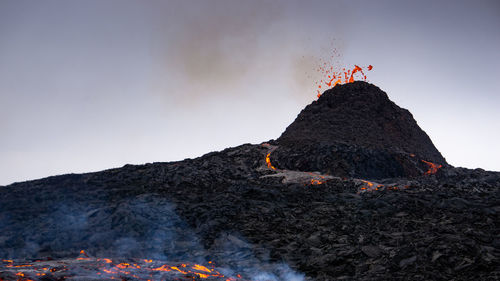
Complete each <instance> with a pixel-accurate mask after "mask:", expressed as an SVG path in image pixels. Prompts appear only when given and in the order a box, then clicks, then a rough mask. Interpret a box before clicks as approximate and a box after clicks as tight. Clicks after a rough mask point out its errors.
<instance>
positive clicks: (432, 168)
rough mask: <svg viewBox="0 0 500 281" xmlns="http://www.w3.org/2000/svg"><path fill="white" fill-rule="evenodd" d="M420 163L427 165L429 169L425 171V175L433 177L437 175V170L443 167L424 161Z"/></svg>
mask: <svg viewBox="0 0 500 281" xmlns="http://www.w3.org/2000/svg"><path fill="white" fill-rule="evenodd" d="M422 162H424V163H425V164H427V166H428V167H429V170H427V172H425V174H426V175H433V174H435V173H437V171H438V169H440V168H442V167H443V165H438V164H434V163H432V162H429V161H425V160H422Z"/></svg>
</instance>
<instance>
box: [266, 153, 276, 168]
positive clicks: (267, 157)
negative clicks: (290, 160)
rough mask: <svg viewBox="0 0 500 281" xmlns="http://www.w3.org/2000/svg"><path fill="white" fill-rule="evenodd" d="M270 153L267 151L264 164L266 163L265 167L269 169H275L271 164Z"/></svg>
mask: <svg viewBox="0 0 500 281" xmlns="http://www.w3.org/2000/svg"><path fill="white" fill-rule="evenodd" d="M270 156H271V153H270V152H269V153H268V154H267V155H266V164H267V167H268V168H270V169H273V170H276V168H275V167H274V166H273V165H272V164H271V158H270Z"/></svg>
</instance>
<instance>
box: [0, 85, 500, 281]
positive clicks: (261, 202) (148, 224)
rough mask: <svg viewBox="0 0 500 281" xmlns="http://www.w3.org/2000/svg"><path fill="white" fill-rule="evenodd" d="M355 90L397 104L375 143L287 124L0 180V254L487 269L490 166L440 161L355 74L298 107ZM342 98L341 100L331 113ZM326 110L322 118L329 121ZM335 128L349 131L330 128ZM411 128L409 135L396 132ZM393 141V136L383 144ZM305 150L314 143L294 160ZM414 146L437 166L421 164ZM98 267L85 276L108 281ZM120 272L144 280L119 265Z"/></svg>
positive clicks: (433, 275)
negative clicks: (75, 169)
mask: <svg viewBox="0 0 500 281" xmlns="http://www.w3.org/2000/svg"><path fill="white" fill-rule="evenodd" d="M347 86H350V87H347ZM356 89H359V94H360V95H363V94H366V92H365V90H366V89H368V90H366V91H369V92H371V91H375V90H376V92H377V94H376V95H377V96H376V97H375V99H376V100H377V101H376V102H374V101H373V100H372V98H370V97H367V98H366V99H364V100H365V101H367V106H371V105H373V104H377V103H380V104H379V105H377V107H376V108H378V112H389V113H390V114H394V112H396V111H399V112H400V117H398V118H396V119H394V120H396V121H394V120H393V121H390V122H394V124H392V125H387V128H389V129H387V134H389V135H390V136H381V137H380V139H379V141H375V142H374V144H373V145H372V144H370V143H367V142H366V140H364V139H363V140H359V141H358V142H354V143H348V142H347V141H346V140H349V138H351V137H353V136H357V135H358V134H357V133H354V134H352V135H348V133H346V135H344V137H345V138H344V139H341V138H340V137H335V138H334V137H333V135H331V136H329V137H325V136H324V135H323V134H318V138H317V139H316V138H312V139H307V140H306V139H304V140H301V141H300V144H301V145H297V142H299V140H298V139H297V138H298V137H297V136H296V135H295V134H293V133H292V132H293V131H297V132H300V134H299V137H303V136H305V135H307V134H304V133H303V130H307V128H306V126H305V125H304V126H302V125H300V126H299V125H293V124H292V125H291V126H290V127H289V128H288V129H287V131H286V132H285V133H284V134H283V136H282V137H280V139H278V140H277V141H271V142H269V144H268V143H263V144H259V145H251V144H245V145H241V146H238V147H235V148H229V149H226V150H223V151H220V152H212V153H209V154H206V155H204V156H202V157H199V158H196V159H186V160H184V161H179V162H170V163H152V164H145V165H126V166H124V167H122V168H118V169H111V170H106V171H102V172H97V173H88V174H78V175H74V174H72V175H63V176H55V177H49V178H45V179H40V180H36V181H29V182H23V183H16V184H12V185H9V186H4V187H0V259H2V258H3V259H14V261H15V262H17V263H19V264H20V263H23V262H24V263H25V264H26V263H28V262H30V259H41V258H52V259H55V261H58V260H60V259H64V258H75V257H77V256H78V254H79V252H80V250H85V251H86V252H87V253H88V255H90V256H92V257H100V258H120V259H125V260H126V259H131V260H132V259H154V260H161V261H168V262H172V263H199V264H205V265H206V264H209V261H210V262H211V264H216V265H217V266H218V267H219V268H222V271H223V272H224V274H225V276H232V277H233V278H235V279H234V280H471V279H476V280H498V279H499V278H500V238H499V236H498V233H500V218H499V212H500V174H499V173H494V172H487V171H484V170H480V169H476V170H469V169H463V168H454V167H452V166H450V165H447V164H446V163H445V162H439V161H444V159H443V158H442V156H441V155H440V154H439V152H438V151H437V150H436V149H435V148H434V146H433V145H432V143H431V142H430V140H429V138H428V137H427V135H425V133H423V132H422V131H421V130H420V129H418V126H417V125H416V123H414V124H413V123H412V122H414V121H412V120H413V119H412V118H410V117H411V115H409V113H408V112H407V111H405V110H402V109H399V108H398V107H397V106H395V105H394V104H393V103H391V102H388V99H387V97H386V96H384V95H385V94H384V95H381V94H380V92H379V89H378V88H376V87H375V86H373V85H369V84H366V83H353V84H352V85H343V86H337V87H335V88H334V89H333V90H331V92H330V93H331V94H328V93H325V94H324V95H323V96H322V97H321V98H320V99H319V100H318V101H317V102H315V103H313V104H312V105H311V106H309V107H308V108H306V109H305V110H304V111H303V112H302V113H301V115H299V117H298V120H302V118H305V119H307V120H308V118H313V117H310V115H309V113H307V112H309V111H311V112H314V111H317V112H316V113H315V114H313V115H314V116H323V115H325V116H327V115H328V116H329V115H330V114H331V115H332V116H333V115H335V114H337V113H335V114H334V113H332V112H331V110H332V108H330V106H329V104H330V102H331V100H336V99H337V98H338V99H340V98H341V99H342V100H344V99H350V98H349V97H344V96H345V95H347V96H349V95H351V92H352V93H355V91H356ZM344 90H345V91H346V92H347V93H344ZM336 95H339V97H335V96H336ZM368 95H370V93H368ZM354 99H357V98H354ZM359 102H361V101H359ZM323 103H324V104H325V105H323ZM350 105H352V103H347V104H346V105H345V106H346V107H348V106H350ZM385 107H389V108H385ZM333 108H336V107H333ZM342 110H345V111H348V110H347V109H339V108H337V109H335V110H334V112H340V111H342ZM358 110H359V111H363V112H364V113H363V114H355V113H353V114H350V115H349V116H350V117H349V118H362V117H361V116H365V114H370V113H369V112H371V111H367V112H365V109H363V106H361V104H358V105H356V106H355V109H352V110H349V111H352V112H354V111H358ZM370 110H371V109H370ZM323 111H326V112H323ZM304 112H305V113H304ZM389 113H388V114H387V116H389V115H390V114H389ZM338 114H340V113H338ZM300 116H305V117H300ZM308 116H309V117H308ZM384 116H385V113H384ZM314 118H316V117H314ZM314 118H313V119H314ZM318 118H319V117H318ZM321 118H323V117H321ZM332 118H333V117H332ZM332 118H329V119H328V120H325V121H324V122H325V123H327V124H332V122H333V123H335V122H337V121H335V120H334V119H332ZM374 118H375V117H374ZM374 118H370V120H371V121H370V122H372V121H373V122H375V123H377V124H378V122H381V123H383V122H385V121H383V120H385V119H386V117H384V118H383V120H381V121H376V120H375V121H374ZM314 120H315V119H314ZM314 120H313V121H311V122H316V123H317V124H315V125H314V126H316V128H318V130H320V131H321V130H326V128H327V125H325V124H321V122H319V121H318V120H320V119H318V120H316V121H314ZM332 120H333V121H332ZM344 120H348V118H344ZM397 120H400V121H397ZM401 120H403V121H401ZM365 121H366V122H368V121H369V120H365ZM365 121H363V122H365ZM296 122H298V121H296ZM300 122H303V121H300ZM350 122H351V123H358V122H361V123H359V125H356V126H358V127H354V128H355V129H356V130H357V129H359V130H361V132H360V133H359V134H360V135H363V136H364V135H365V134H366V135H370V134H372V133H373V132H372V131H371V130H375V129H373V126H375V125H373V124H371V123H370V126H372V125H373V126H372V127H370V126H367V125H366V126H363V123H362V121H360V120H354V121H352V120H351V121H350ZM387 122H389V121H387ZM401 122H402V123H401ZM408 123H411V124H413V125H414V126H413V125H412V126H413V127H411V128H409V129H408V128H407V130H409V131H405V132H392V130H396V129H397V128H398V126H403V125H402V124H406V125H405V126H407V124H408ZM294 124H295V123H294ZM396 124H399V125H396ZM353 126H354V125H353ZM382 128H385V127H382ZM336 130H337V131H339V130H340V131H341V130H347V129H345V128H337V129H332V132H335V131H336ZM384 130H385V129H384ZM405 130H406V129H405ZM419 130H420V131H419ZM325 132H326V131H325ZM346 132H348V130H347V131H346ZM339 134H340V133H335V134H334V135H335V136H338V135H339ZM411 134H413V136H416V140H413V139H411V140H405V141H401V140H399V141H396V139H398V137H399V136H404V137H408V135H411ZM312 136H314V134H313V135H312ZM294 137H296V141H292V140H293V138H294ZM309 137H311V136H309ZM392 140H394V141H395V143H394V147H393V148H391V147H388V146H387V145H386V144H387V143H390V142H391V141H392ZM314 143H317V146H315V145H314ZM311 151H315V152H316V153H314V154H311V155H309V156H307V158H306V159H307V161H306V160H302V158H301V156H304V155H306V154H308V153H309V152H311ZM356 151H359V153H358V154H354V155H355V156H352V155H351V156H350V154H349V152H356ZM410 154H415V156H413V157H412V156H411V155H410ZM363 155H364V157H365V158H361V160H366V161H368V162H369V161H370V160H371V159H372V157H374V158H377V157H380V159H387V161H384V162H377V161H378V160H377V161H375V162H372V164H369V165H366V166H360V165H359V163H361V162H363V161H361V160H352V161H353V162H349V158H348V157H351V158H352V159H358V158H359V157H361V156H363ZM401 155H403V156H404V158H403V159H404V161H400V160H401V159H400V158H398V157H402V156H401ZM266 156H267V157H268V159H269V161H270V163H269V164H268V163H266ZM335 157H336V158H335ZM423 158H425V159H428V160H433V161H436V162H437V163H443V164H444V166H443V167H442V168H440V169H437V171H436V173H433V174H432V173H431V174H426V172H427V171H428V166H427V165H426V164H425V163H423V162H422V161H421V160H424V159H423ZM332 159H334V160H332ZM338 159H340V160H338ZM336 161H337V162H336ZM342 161H343V162H345V163H344V164H342V165H344V166H345V174H346V175H344V174H342V173H344V172H342V173H339V174H336V173H335V171H336V170H337V168H338V166H335V165H337V164H335V163H342ZM391 161H393V162H391ZM387 163H389V164H387ZM338 165H341V164H338ZM405 165H406V166H405ZM270 166H273V167H274V168H275V169H273V168H271V167H270ZM396 167H402V168H396ZM329 169H330V170H329ZM391 169H395V170H391ZM398 169H401V170H398ZM315 171H317V172H315ZM401 171H403V172H401ZM405 171H411V174H410V176H405V177H401V173H403V174H404V173H406V172H405ZM327 172H332V173H329V174H327ZM363 174H367V175H373V177H370V178H369V179H377V183H376V184H375V185H373V186H370V185H369V183H368V182H364V181H363V180H366V179H367V178H364V177H360V175H363ZM382 175H389V176H388V177H384V176H382ZM337 176H339V177H337ZM372 184H373V183H372ZM377 186H380V187H379V188H377V190H375V189H374V188H376V187H377ZM370 187H373V188H371V189H370ZM367 190H372V191H371V192H365V191H367ZM9 265H12V263H9V262H5V261H4V263H3V264H2V265H0V280H1V279H2V278H3V279H4V280H12V279H11V278H18V277H13V276H16V275H15V273H19V272H23V274H26V275H29V274H33V271H32V272H30V271H26V269H25V268H16V267H12V266H9ZM98 270H99V269H97V268H96V269H95V271H96V272H97V271H98ZM56 273H58V271H57V270H55V271H54V272H52V273H50V272H49V273H48V274H47V275H44V276H43V278H42V277H36V276H32V275H30V276H31V278H32V279H36V278H39V280H61V279H60V278H62V277H61V274H62V275H64V274H67V275H65V277H67V278H66V280H82V279H81V278H84V277H82V276H79V274H82V273H78V272H77V273H72V274H70V271H67V272H66V271H61V272H60V273H59V274H60V275H56ZM99 273H101V272H99ZM51 274H52V275H51ZM102 274H103V275H98V276H100V277H95V276H97V275H94V276H93V277H92V279H93V280H111V279H110V276H107V277H105V276H104V275H105V273H104V272H102ZM117 274H118V275H119V274H121V273H117ZM237 274H241V278H240V277H238V276H237ZM113 277H114V278H117V276H113ZM78 278H80V279H78ZM119 278H121V279H122V280H143V279H141V278H139V277H137V278H135V277H133V276H130V275H124V273H123V274H122V276H119ZM193 278H194V279H203V278H201V277H199V276H194V277H193ZM84 279H85V278H84ZM165 279H166V280H185V279H182V278H180V277H175V278H173V277H172V279H169V277H162V280H165ZM14 280H17V279H14ZM86 280H87V279H86ZM190 280H192V279H190ZM210 280H218V279H217V278H215V277H214V278H212V279H210ZM222 280H226V279H222Z"/></svg>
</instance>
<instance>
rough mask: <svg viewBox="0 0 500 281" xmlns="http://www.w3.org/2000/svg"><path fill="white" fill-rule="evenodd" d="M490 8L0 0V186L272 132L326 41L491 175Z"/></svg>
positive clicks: (464, 161) (494, 129) (495, 20)
mask: <svg viewBox="0 0 500 281" xmlns="http://www.w3.org/2000/svg"><path fill="white" fill-rule="evenodd" d="M499 3H500V2H498V1H237V0H236V1H230V0H227V1H215V0H209V1H201V0H200V1H144V0H141V1H140V0H137V1H125V0H120V1H118V0H116V1H111V0H105V1H102V0H86V1H65V0H58V1H54V0H52V1H50V0H46V1H35V0H33V1H23V0H12V1H11V0H1V1H0V132H1V138H0V184H9V183H12V182H14V181H23V180H28V179H35V178H40V177H45V176H50V175H55V174H63V173H69V172H89V171H97V170H101V169H106V168H112V167H117V166H122V165H124V164H126V163H133V164H139V163H146V162H157V161H172V160H180V159H184V158H187V157H196V156H200V155H202V154H204V153H207V152H210V151H213V150H220V149H223V148H226V147H229V146H235V145H239V144H242V143H246V142H251V143H260V142H262V141H266V140H269V139H271V138H277V137H278V136H279V135H280V134H281V132H282V131H283V130H284V129H285V128H286V126H287V125H288V124H289V123H291V122H292V121H293V120H294V118H295V117H296V115H297V114H298V113H299V112H300V110H301V109H302V108H303V107H304V106H305V105H307V104H308V103H309V102H311V101H312V100H314V99H315V94H314V89H315V85H314V81H315V79H318V78H320V77H319V76H318V75H317V74H316V72H315V71H314V68H315V67H316V66H317V64H318V59H319V58H327V57H328V56H329V55H330V54H331V51H332V49H333V48H336V49H337V50H338V51H339V53H340V54H342V59H343V64H344V65H345V66H348V67H351V66H352V65H353V64H362V65H368V64H372V65H373V66H374V69H373V71H371V72H370V73H369V75H368V79H369V81H370V82H372V83H374V84H376V85H378V86H379V87H381V88H382V89H383V90H384V91H386V92H387V93H388V94H389V96H390V98H391V99H392V100H394V101H395V102H396V103H397V104H399V105H400V106H402V107H405V108H407V109H409V110H410V111H411V112H412V113H413V115H414V117H415V119H416V120H417V121H418V123H419V125H420V126H421V127H422V128H423V129H424V130H425V131H426V132H427V133H428V134H429V135H430V137H431V138H432V140H433V142H434V144H435V145H436V146H437V147H438V149H439V150H440V151H441V152H442V154H443V155H444V156H445V158H446V159H447V160H448V162H450V163H451V164H453V165H456V166H465V167H470V168H475V167H482V168H485V169H490V170H500V161H498V160H497V159H499V158H500V148H499V147H498V145H497V143H498V139H500V130H499V129H498V127H499V126H498V124H497V122H498V121H499V120H500V111H499V110H498V106H499V105H500V96H499V95H498V94H499V92H500V91H499V90H500V85H499V83H498V81H497V79H498V78H500V70H499V69H500V52H498V50H499V49H500V31H499V30H500V4H499ZM309 76H312V77H309Z"/></svg>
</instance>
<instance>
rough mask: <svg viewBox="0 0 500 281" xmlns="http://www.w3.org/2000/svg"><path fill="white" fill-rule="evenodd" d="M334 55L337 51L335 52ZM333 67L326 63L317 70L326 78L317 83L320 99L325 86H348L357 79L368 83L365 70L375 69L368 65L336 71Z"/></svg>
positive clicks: (317, 92)
mask: <svg viewBox="0 0 500 281" xmlns="http://www.w3.org/2000/svg"><path fill="white" fill-rule="evenodd" d="M334 53H336V51H335V50H334ZM335 69H336V68H334V67H333V66H330V67H328V64H327V63H326V62H325V63H323V65H322V66H320V67H318V68H317V71H318V72H319V73H320V74H321V75H322V76H324V77H325V78H324V79H322V80H320V81H319V82H316V84H317V85H318V87H317V90H316V96H317V97H318V98H319V97H320V96H321V91H320V90H321V89H322V88H323V84H324V86H326V87H328V88H332V87H335V86H336V85H337V84H347V83H352V82H354V81H356V80H357V79H359V80H362V81H366V74H365V72H364V71H363V69H365V70H367V71H370V70H372V69H373V66H372V65H368V66H367V67H361V66H358V65H354V67H353V68H352V69H347V70H346V68H342V69H340V70H335Z"/></svg>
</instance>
